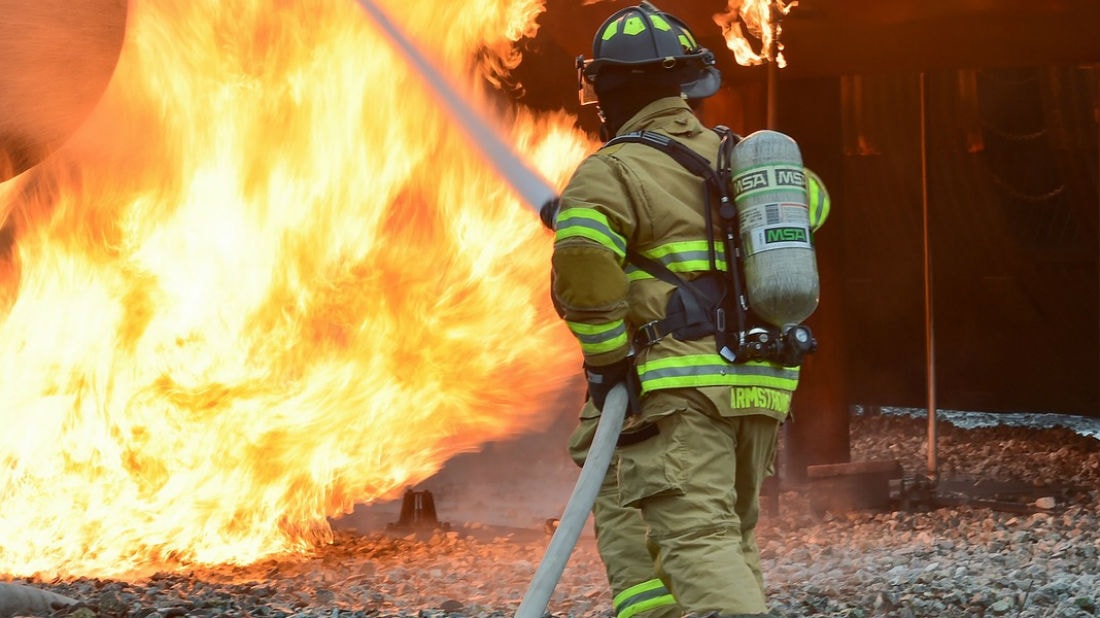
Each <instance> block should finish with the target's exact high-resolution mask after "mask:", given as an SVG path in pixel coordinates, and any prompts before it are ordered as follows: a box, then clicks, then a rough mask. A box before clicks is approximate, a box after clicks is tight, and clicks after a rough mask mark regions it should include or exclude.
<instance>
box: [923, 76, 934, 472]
mask: <svg viewBox="0 0 1100 618" xmlns="http://www.w3.org/2000/svg"><path fill="white" fill-rule="evenodd" d="M927 99H928V96H927V93H926V92H925V74H924V72H921V74H920V188H921V227H922V230H923V239H922V245H923V253H924V345H925V351H926V362H927V365H926V367H925V372H926V374H927V379H928V474H929V475H930V476H931V477H932V478H935V477H936V467H937V466H936V338H935V328H934V326H935V324H934V322H935V320H934V319H933V311H932V249H931V245H930V244H929V240H928V238H929V235H928V133H927V121H928V110H927V105H928V101H927Z"/></svg>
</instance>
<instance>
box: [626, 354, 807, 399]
mask: <svg viewBox="0 0 1100 618" xmlns="http://www.w3.org/2000/svg"><path fill="white" fill-rule="evenodd" d="M798 374H799V370H798V367H780V366H778V365H774V364H772V363H767V362H762V361H760V362H748V363H741V364H737V365H733V364H730V363H727V362H726V361H725V360H723V359H722V357H721V356H718V355H717V354H692V355H688V356H671V357H668V358H660V359H657V360H653V361H648V362H645V363H641V364H640V365H638V377H639V379H640V381H641V385H642V393H643V394H644V393H647V392H649V391H654V390H660V389H665V388H692V387H698V386H762V387H766V388H775V389H780V390H786V391H793V390H795V388H796V387H797V386H798Z"/></svg>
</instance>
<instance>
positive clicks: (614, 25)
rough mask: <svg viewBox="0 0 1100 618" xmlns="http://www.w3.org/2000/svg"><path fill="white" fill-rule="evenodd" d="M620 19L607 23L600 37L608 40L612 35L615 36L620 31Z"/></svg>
mask: <svg viewBox="0 0 1100 618" xmlns="http://www.w3.org/2000/svg"><path fill="white" fill-rule="evenodd" d="M620 21H621V20H618V19H616V20H615V21H613V22H611V23H610V24H607V27H606V28H604V30H603V34H601V35H600V38H601V39H603V40H605V41H606V40H608V39H610V38H611V37H613V36H615V35H616V34H618V33H619V22H620Z"/></svg>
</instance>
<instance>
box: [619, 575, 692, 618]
mask: <svg viewBox="0 0 1100 618" xmlns="http://www.w3.org/2000/svg"><path fill="white" fill-rule="evenodd" d="M611 603H612V606H613V607H614V608H615V615H616V617H617V618H631V616H634V615H635V614H639V613H641V612H646V611H649V610H651V609H654V608H657V607H663V606H665V605H675V604H676V599H675V598H674V597H673V596H672V595H671V594H669V592H668V588H665V585H664V584H662V583H661V580H659V579H651V580H648V581H644V582H642V583H640V584H638V585H636V586H631V587H629V588H627V589H626V590H623V591H622V592H620V593H619V594H617V595H615V598H614V599H612V601H611Z"/></svg>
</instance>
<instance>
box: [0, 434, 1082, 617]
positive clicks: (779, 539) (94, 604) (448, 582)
mask: <svg viewBox="0 0 1100 618" xmlns="http://www.w3.org/2000/svg"><path fill="white" fill-rule="evenodd" d="M1040 421H1041V419H1040ZM925 423H926V421H925V420H923V419H920V418H912V417H910V416H906V415H896V414H886V415H873V416H870V415H859V416H855V417H853V419H852V425H851V438H852V458H853V460H856V461H858V460H868V459H883V458H887V459H896V460H898V461H899V462H901V464H902V466H903V469H904V470H905V472H906V475H912V471H922V470H923V468H924V465H925V459H926V455H925ZM1048 424H1049V423H1048ZM1032 425H1034V424H1033V423H1032ZM554 439H555V440H557V439H558V436H555V437H554ZM532 440H534V438H532ZM541 440H543V441H544V443H548V442H545V441H546V440H547V438H541ZM532 444H535V442H526V443H524V442H522V441H521V443H520V444H519V446H518V448H516V447H515V445H513V446H512V447H509V446H507V445H505V446H498V447H492V446H490V447H489V448H488V449H487V450H486V452H484V453H482V454H479V455H471V456H468V457H467V456H463V458H459V459H458V460H456V461H455V462H454V463H453V464H449V465H448V467H447V468H445V469H444V471H442V472H441V474H440V475H438V478H435V479H433V480H432V481H431V482H427V483H425V484H424V486H423V487H424V488H426V489H429V490H430V491H431V492H432V494H433V496H434V498H435V503H436V506H437V509H438V511H439V516H440V519H441V520H443V521H444V525H442V526H438V527H428V528H420V529H401V528H397V527H394V526H392V525H389V524H392V523H393V522H395V521H396V517H395V514H396V513H397V510H396V509H397V507H398V506H399V503H398V502H391V503H383V504H379V505H375V506H373V507H370V508H363V509H360V510H357V512H356V513H355V514H353V515H351V516H349V517H348V518H346V519H344V520H341V521H337V522H335V523H336V527H337V530H338V532H337V536H336V542H335V543H334V544H333V545H331V546H326V547H323V548H319V549H318V550H317V551H316V552H315V553H314V554H312V555H309V556H298V557H291V558H282V559H278V560H272V561H267V562H264V563H260V564H255V565H251V566H249V567H223V568H218V569H203V570H196V571H192V572H187V573H177V574H163V575H158V576H155V577H152V578H149V579H145V580H141V581H136V582H123V581H114V580H97V579H79V580H73V581H65V580H54V581H48V582H44V581H26V580H9V581H14V582H15V583H23V584H29V585H32V586H35V587H38V588H45V589H49V590H52V591H54V592H57V593H60V594H63V595H66V596H69V597H71V598H74V599H77V600H78V601H80V603H79V604H78V605H76V606H73V607H69V608H65V609H61V610H57V611H55V612H54V614H55V615H57V616H63V615H67V616H75V617H76V618H93V617H94V616H113V617H118V618H130V617H136V618H147V617H150V618H168V617H174V616H204V617H205V616H211V617H212V616H257V617H272V618H286V617H289V616H303V617H304V616H325V617H328V618H341V617H343V618H351V617H353V616H354V617H358V616H364V617H383V616H385V617H389V616H394V617H397V616H401V617H414V616H415V617H418V618H443V617H448V618H459V617H467V616H468V617H474V616H477V617H490V616H491V617H496V616H511V615H512V614H514V612H515V610H516V608H517V607H518V605H519V602H520V600H521V599H522V598H523V595H524V594H525V592H526V590H527V586H528V584H529V583H530V581H531V577H532V576H533V574H534V572H535V569H536V568H537V566H538V564H539V561H540V560H541V558H542V554H543V551H544V549H545V547H546V544H547V542H548V540H549V537H548V535H547V533H546V531H545V530H544V529H543V525H542V524H543V522H544V521H545V519H546V517H547V516H553V515H556V514H557V512H558V511H560V509H561V507H562V506H564V503H565V500H566V499H567V498H568V494H569V491H570V490H571V482H572V481H573V480H575V477H576V468H572V467H571V466H570V464H568V463H567V462H564V463H563V459H562V458H561V457H559V456H557V455H555V456H550V455H540V454H539V453H540V452H543V451H538V450H532V448H531V445H532ZM560 444H561V442H560V441H558V442H556V443H555V445H560ZM543 450H545V449H543ZM516 452H522V453H523V454H524V457H523V458H522V459H509V457H512V456H514V455H515V453H516ZM554 452H555V453H556V452H557V451H554ZM938 452H939V461H940V462H942V467H941V471H942V474H943V478H942V479H941V482H945V481H947V480H948V477H950V479H952V480H956V481H958V480H962V481H967V482H970V481H974V482H977V481H979V480H981V481H983V482H984V481H989V482H993V481H997V482H1003V483H1009V482H1016V483H1017V484H1018V485H1019V486H1020V487H1024V488H1025V489H1026V491H1024V492H1023V493H1021V494H1020V495H1022V496H1024V497H1023V498H1019V497H1018V496H1017V497H1016V498H1014V500H1015V502H1012V500H1009V501H1007V502H1006V501H1004V500H1002V503H1000V504H1001V505H1002V506H1003V505H1004V504H1009V503H1014V504H1017V505H1018V506H1019V507H1020V508H1017V509H1015V510H1017V511H1021V512H1011V511H1010V510H1002V509H1000V508H997V509H993V508H987V507H983V506H979V505H975V504H958V505H955V506H950V507H941V508H917V509H911V510H901V509H896V510H895V509H882V510H857V511H851V512H846V513H817V512H815V509H813V508H811V500H810V496H811V494H812V491H811V490H810V489H807V487H806V486H803V487H784V488H783V491H781V493H780V498H779V511H778V513H770V514H766V515H765V518H764V520H763V521H762V524H761V526H760V530H759V534H760V542H761V549H762V553H763V557H764V571H765V577H766V580H767V585H768V589H769V597H770V600H771V602H772V607H773V612H775V614H776V615H778V616H836V617H841V616H843V617H861V616H898V617H924V616H929V617H931V616H944V617H951V616H960V617H961V616H975V617H978V616H1009V617H1040V616H1042V617H1046V616H1064V617H1071V616H1072V617H1077V616H1080V617H1086V616H1098V615H1100V508H1098V507H1100V442H1098V440H1097V439H1096V438H1094V437H1091V436H1088V435H1082V434H1081V433H1080V432H1078V431H1074V430H1071V429H1068V428H1065V427H1053V428H1041V427H1036V426H998V427H976V428H960V427H956V426H953V425H949V424H946V423H945V424H943V425H942V426H941V430H940V441H939V449H938ZM913 478H915V475H913ZM1035 497H1053V498H1054V505H1053V508H1049V509H1045V510H1043V509H1039V508H1037V507H1035V506H1034V501H1033V498H1035ZM999 498H1002V499H1003V498H1004V496H999ZM609 606H610V598H609V594H608V592H607V590H606V586H605V579H604V575H603V569H602V565H601V564H600V561H599V558H598V556H597V554H596V551H595V547H594V543H593V540H592V538H591V534H590V529H589V530H587V531H586V533H585V534H583V535H582V538H581V540H580V542H579V544H578V546H577V549H576V551H575V552H574V554H573V556H572V558H571V559H570V561H569V563H568V565H567V567H566V570H565V573H564V574H563V577H562V580H561V582H560V583H559V585H558V587H557V589H556V591H555V593H554V596H553V598H552V599H551V603H550V607H549V611H550V613H552V614H553V615H554V616H557V617H566V616H569V617H597V616H600V617H603V616H607V615H608V613H607V610H608V607H609Z"/></svg>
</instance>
